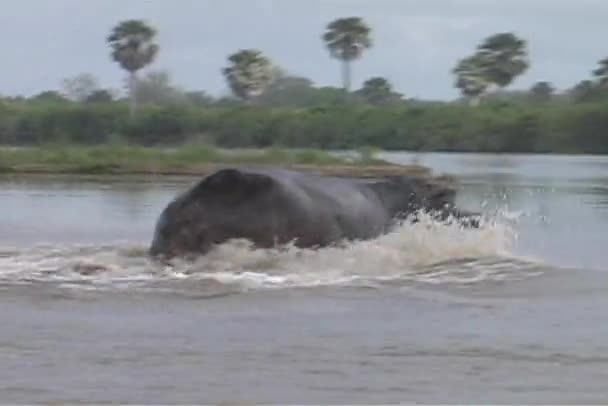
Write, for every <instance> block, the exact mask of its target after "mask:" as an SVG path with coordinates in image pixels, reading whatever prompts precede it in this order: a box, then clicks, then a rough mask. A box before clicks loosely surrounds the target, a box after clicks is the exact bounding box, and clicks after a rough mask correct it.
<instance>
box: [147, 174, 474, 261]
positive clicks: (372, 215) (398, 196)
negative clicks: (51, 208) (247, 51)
mask: <svg viewBox="0 0 608 406" xmlns="http://www.w3.org/2000/svg"><path fill="white" fill-rule="evenodd" d="M454 197H455V190H454V189H453V188H451V187H449V186H447V185H445V184H440V183H437V182H432V181H430V180H429V179H423V178H421V177H413V176H412V177H410V176H393V177H387V178H383V179H371V180H370V179H357V178H343V177H330V176H323V175H319V174H314V173H307V172H299V171H294V170H289V169H282V168H281V169H279V168H264V169H257V168H256V169H248V168H226V169H221V170H218V171H216V172H215V173H212V174H210V175H208V176H206V177H204V178H203V179H202V180H200V181H199V182H197V183H196V184H194V185H193V187H191V188H190V189H189V190H187V191H186V192H185V193H182V194H181V195H179V196H178V197H177V198H175V199H174V200H173V201H172V202H170V203H169V204H168V205H167V207H166V208H165V209H164V210H163V211H162V213H161V214H160V217H159V218H158V221H157V223H156V228H155V231H154V237H153V240H152V243H151V245H150V248H149V254H150V255H151V256H152V257H155V258H159V257H162V258H172V257H176V256H179V257H188V256H193V255H194V256H198V255H202V254H205V253H207V252H208V251H209V250H211V249H212V248H213V247H214V246H215V245H217V244H221V243H223V242H226V241H228V240H231V239H246V240H249V241H251V242H252V244H253V246H254V247H255V248H271V247H276V246H278V245H282V244H287V243H291V244H293V245H295V246H296V247H300V248H322V247H326V246H330V245H333V244H337V243H340V242H344V241H356V240H368V239H372V238H375V237H378V236H380V235H382V234H385V233H387V232H389V230H390V229H391V227H393V226H394V225H395V224H396V223H397V222H398V221H399V220H400V219H404V218H406V217H407V216H410V215H413V214H415V213H416V212H419V211H420V210H422V211H426V212H429V213H435V215H436V216H437V217H439V218H443V219H445V218H447V217H448V216H451V217H453V218H457V219H459V221H462V224H463V225H466V226H475V225H476V224H477V223H476V221H475V220H474V219H475V218H476V217H477V214H476V213H471V212H466V211H463V210H458V209H457V208H456V207H455V206H454Z"/></svg>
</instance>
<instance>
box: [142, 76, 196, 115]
mask: <svg viewBox="0 0 608 406" xmlns="http://www.w3.org/2000/svg"><path fill="white" fill-rule="evenodd" d="M135 95H136V98H137V100H138V102H139V103H142V104H156V105H159V106H163V105H176V104H185V103H187V101H188V100H187V97H186V95H185V93H184V92H183V91H182V90H181V89H178V88H177V87H175V86H173V84H172V83H171V76H170V75H169V72H167V71H164V70H163V71H152V72H148V73H147V74H146V75H145V76H144V77H143V78H138V79H137V87H136V90H135Z"/></svg>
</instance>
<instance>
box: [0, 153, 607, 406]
mask: <svg viewBox="0 0 608 406" xmlns="http://www.w3.org/2000/svg"><path fill="white" fill-rule="evenodd" d="M385 158H387V159H391V160H393V161H395V162H402V163H411V162H418V163H420V164H423V165H428V166H430V167H432V168H433V169H435V170H436V171H438V172H442V173H449V174H453V175H456V176H457V177H458V179H459V181H460V189H459V195H458V201H459V204H460V205H461V206H463V207H466V208H468V209H473V210H482V211H483V212H484V214H485V216H486V218H487V222H486V224H485V225H484V227H482V229H479V230H462V229H460V228H458V227H456V226H450V225H442V224H437V223H433V222H432V221H429V220H424V221H422V222H420V223H416V224H409V225H408V224H405V225H403V226H402V227H400V228H399V229H398V230H396V231H395V232H394V233H391V234H389V235H386V236H382V237H380V238H378V239H376V240H373V241H366V242H359V243H355V244H351V245H349V246H346V247H343V248H328V249H323V250H319V251H309V250H299V249H295V248H286V249H275V250H257V251H255V250H251V249H250V247H249V246H248V244H247V243H246V242H243V241H236V242H233V243H230V244H226V245H224V246H221V247H219V249H217V250H216V251H214V252H212V253H211V254H209V255H208V256H206V257H205V258H201V259H199V260H198V261H196V262H194V263H180V262H177V261H176V262H174V263H172V264H170V265H167V266H161V265H158V264H153V263H151V262H149V261H148V259H147V258H146V255H145V251H146V246H147V244H148V243H149V240H150V238H151V234H152V230H153V227H154V222H155V220H156V217H157V215H158V214H159V212H160V211H161V210H162V208H163V207H164V205H165V204H166V203H167V202H168V201H170V200H171V199H172V198H173V197H174V196H175V194H176V193H178V192H180V191H182V190H184V189H185V188H187V187H188V186H189V185H190V184H191V183H192V182H194V180H195V179H193V178H168V177H89V178H87V177H60V176H28V177H26V176H3V177H0V324H1V330H0V331H1V332H0V401H2V402H3V403H16V402H17V403H35V402H69V403H98V402H114V403H118V402H122V403H140V404H141V403H147V404H149V403H219V402H222V403H309V404H310V403H342V404H344V403H349V404H352V403H414V402H415V403H484V402H491V403H583V402H584V403H604V404H605V403H608V385H607V382H608V316H607V315H606V314H607V310H608V295H607V294H608V157H580V156H530V155H528V156H516V155H480V154H472V155H467V154H405V153H391V154H386V155H385Z"/></svg>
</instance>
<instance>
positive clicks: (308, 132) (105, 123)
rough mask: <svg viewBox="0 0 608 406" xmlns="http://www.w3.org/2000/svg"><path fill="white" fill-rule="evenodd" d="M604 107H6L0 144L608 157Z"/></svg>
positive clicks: (0, 112)
mask: <svg viewBox="0 0 608 406" xmlns="http://www.w3.org/2000/svg"><path fill="white" fill-rule="evenodd" d="M606 128H608V103H606V102H594V103H578V104H563V105H558V104H544V105H543V104H513V103H503V102H487V103H484V104H483V105H481V106H478V107H471V106H468V105H466V104H447V103H446V104H429V105H419V106H417V105H395V106H384V107H377V106H369V105H328V106H318V107H310V108H299V109H294V108H265V107H257V106H246V105H245V106H234V107H208V108H204V109H201V108H197V107H192V106H166V107H160V106H144V107H142V108H141V110H140V111H139V113H138V114H137V116H136V117H135V118H129V108H128V104H127V103H120V102H112V103H92V104H86V103H84V104H83V103H63V104H61V103H51V104H47V103H21V104H20V103H3V104H0V143H2V144H6V145H44V144H51V143H75V144H102V143H130V144H136V145H158V146H171V145H180V144H183V143H187V142H193V143H195V142H198V143H207V144H211V145H216V146H219V147H228V148H235V147H255V148H264V147H270V146H280V147H298V148H300V147H306V148H323V149H348V148H360V147H366V146H373V147H377V148H382V149H387V150H412V151H480V152H562V153H598V154H600V153H608V132H607V131H606Z"/></svg>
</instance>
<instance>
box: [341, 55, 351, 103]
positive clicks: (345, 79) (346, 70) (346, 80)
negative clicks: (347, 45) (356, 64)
mask: <svg viewBox="0 0 608 406" xmlns="http://www.w3.org/2000/svg"><path fill="white" fill-rule="evenodd" d="M350 76H351V71H350V61H349V60H348V59H344V60H342V85H343V87H344V91H345V92H346V93H347V94H348V93H350Z"/></svg>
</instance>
